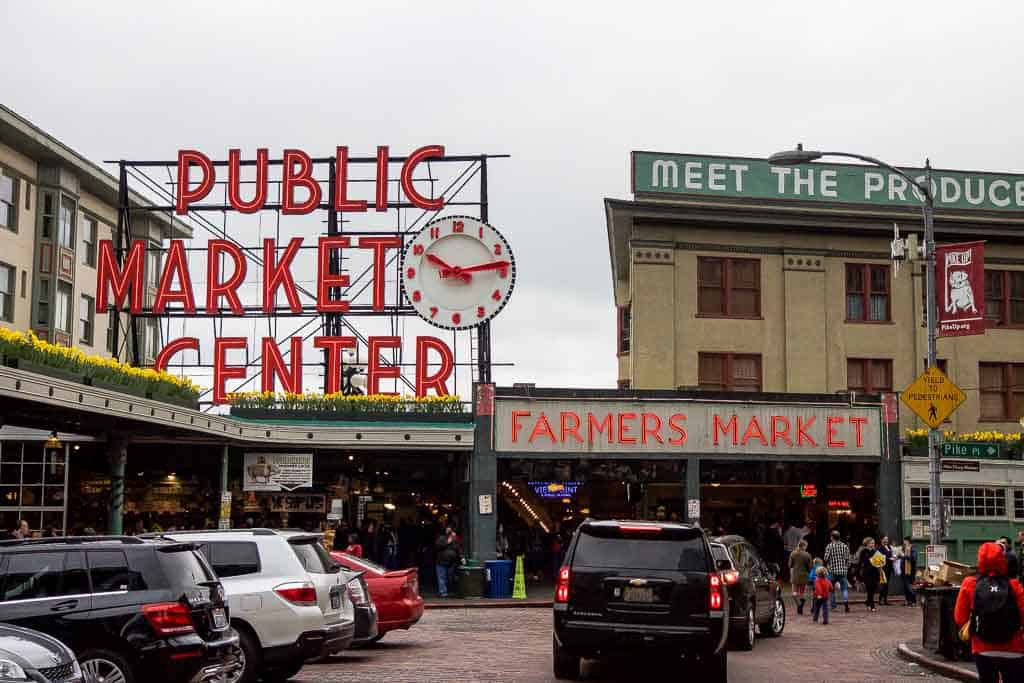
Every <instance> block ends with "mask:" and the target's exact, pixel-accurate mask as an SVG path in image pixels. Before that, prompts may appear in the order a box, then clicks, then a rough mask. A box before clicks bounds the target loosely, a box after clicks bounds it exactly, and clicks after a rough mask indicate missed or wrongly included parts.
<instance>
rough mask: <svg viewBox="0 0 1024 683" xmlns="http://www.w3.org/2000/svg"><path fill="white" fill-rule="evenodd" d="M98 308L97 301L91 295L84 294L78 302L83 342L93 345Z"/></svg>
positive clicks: (79, 323) (79, 325)
mask: <svg viewBox="0 0 1024 683" xmlns="http://www.w3.org/2000/svg"><path fill="white" fill-rule="evenodd" d="M95 310H96V302H95V301H94V300H93V298H92V297H91V296H86V295H85V294H83V295H82V298H81V299H80V300H79V302H78V327H79V330H80V331H81V332H80V333H81V341H82V343H83V344H88V345H89V346H92V328H93V324H92V323H93V315H94V314H95Z"/></svg>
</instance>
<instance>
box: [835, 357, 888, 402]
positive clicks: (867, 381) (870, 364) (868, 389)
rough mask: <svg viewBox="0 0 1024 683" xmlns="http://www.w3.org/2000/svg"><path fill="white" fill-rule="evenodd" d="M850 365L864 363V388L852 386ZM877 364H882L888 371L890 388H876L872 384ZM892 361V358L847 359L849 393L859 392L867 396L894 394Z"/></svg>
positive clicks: (847, 387) (862, 374)
mask: <svg viewBox="0 0 1024 683" xmlns="http://www.w3.org/2000/svg"><path fill="white" fill-rule="evenodd" d="M850 363H862V364H863V365H862V368H861V379H862V380H863V381H864V383H863V387H856V388H855V387H853V386H851V385H850ZM876 363H879V364H881V365H882V366H883V367H884V368H885V370H886V373H885V374H886V379H887V381H888V384H889V386H887V387H876V386H875V385H874V384H873V383H872V381H871V380H872V377H873V376H874V373H873V372H872V370H873V369H874V365H875V364H876ZM892 365H893V363H892V359H891V358H847V359H846V390H847V391H858V392H862V393H865V394H881V393H891V392H892V386H893V385H892Z"/></svg>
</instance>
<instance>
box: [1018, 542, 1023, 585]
mask: <svg viewBox="0 0 1024 683" xmlns="http://www.w3.org/2000/svg"><path fill="white" fill-rule="evenodd" d="M1022 557H1024V531H1018V532H1017V559H1018V562H1017V564H1018V565H1024V563H1021V562H1019V560H1020V558H1022ZM1017 568H1018V570H1019V571H1020V573H1019V574H1018V575H1017V580H1018V581H1020V580H1021V579H1024V566H1018V567H1017ZM1022 585H1024V584H1022Z"/></svg>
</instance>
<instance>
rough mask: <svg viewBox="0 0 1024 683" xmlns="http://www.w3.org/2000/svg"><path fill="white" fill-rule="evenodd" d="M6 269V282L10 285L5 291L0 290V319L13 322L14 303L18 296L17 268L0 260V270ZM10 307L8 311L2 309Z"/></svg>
mask: <svg viewBox="0 0 1024 683" xmlns="http://www.w3.org/2000/svg"><path fill="white" fill-rule="evenodd" d="M5 269H6V270H7V271H8V273H9V274H10V278H8V284H9V285H10V291H9V292H5V291H2V290H0V320H3V321H4V322H8V323H13V322H14V304H15V302H16V301H17V298H18V269H17V268H15V267H14V266H12V265H11V264H9V263H5V262H3V261H0V271H2V270H5ZM8 307H9V308H10V310H9V311H7V310H4V309H6V308H8Z"/></svg>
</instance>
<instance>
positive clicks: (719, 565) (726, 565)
mask: <svg viewBox="0 0 1024 683" xmlns="http://www.w3.org/2000/svg"><path fill="white" fill-rule="evenodd" d="M715 568H716V569H718V570H719V571H723V572H726V571H729V570H730V569H732V562H730V561H729V560H718V561H716V562H715Z"/></svg>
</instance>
